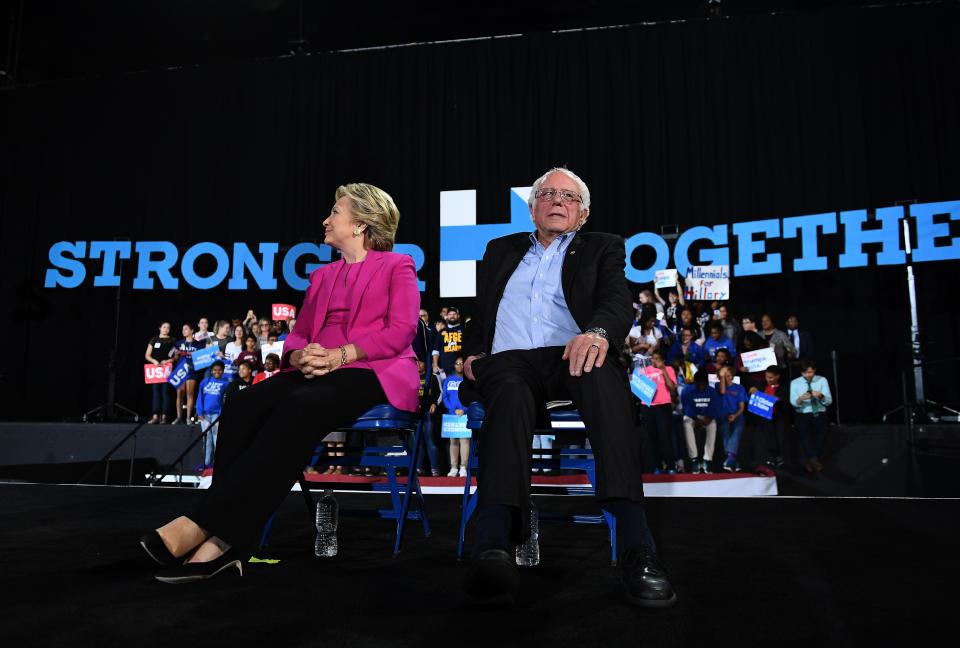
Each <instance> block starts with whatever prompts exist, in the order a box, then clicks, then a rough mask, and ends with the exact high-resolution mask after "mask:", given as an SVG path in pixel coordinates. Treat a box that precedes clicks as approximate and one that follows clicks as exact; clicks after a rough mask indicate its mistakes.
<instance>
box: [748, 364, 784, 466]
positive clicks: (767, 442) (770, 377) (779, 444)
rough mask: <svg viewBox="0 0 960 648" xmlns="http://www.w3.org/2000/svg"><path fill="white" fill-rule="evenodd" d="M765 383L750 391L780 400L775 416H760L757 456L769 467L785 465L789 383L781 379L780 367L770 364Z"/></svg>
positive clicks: (775, 408) (774, 409) (775, 407)
mask: <svg viewBox="0 0 960 648" xmlns="http://www.w3.org/2000/svg"><path fill="white" fill-rule="evenodd" d="M763 377H764V381H765V383H766V384H765V385H764V386H763V387H762V389H761V388H757V387H752V388H751V389H750V393H751V394H752V393H754V392H757V391H762V392H763V393H765V394H767V395H768V396H775V397H776V398H777V399H778V400H777V402H776V404H775V405H774V407H773V418H772V419H769V420H768V419H765V418H762V417H761V418H760V434H758V435H757V457H758V458H760V457H763V458H764V459H763V463H765V464H766V466H767V467H768V468H780V467H781V466H783V455H784V453H785V452H786V439H787V430H788V429H789V428H790V407H789V403H788V400H789V398H790V388H789V385H787V384H786V383H784V382H782V381H781V380H780V368H779V367H778V366H776V365H770V366H769V367H767V370H766V371H764V372H763Z"/></svg>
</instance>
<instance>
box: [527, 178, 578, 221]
mask: <svg viewBox="0 0 960 648" xmlns="http://www.w3.org/2000/svg"><path fill="white" fill-rule="evenodd" d="M553 173H562V174H563V175H565V176H567V177H568V178H570V179H571V180H573V181H574V182H575V183H576V184H577V188H578V189H579V190H580V199H581V202H580V211H581V212H583V211H585V210H587V209H590V189H589V188H588V187H587V183H586V182H584V181H583V180H581V179H580V176H578V175H577V174H576V173H574V172H573V171H571V170H570V169H568V168H566V167H553V168H552V169H550V170H549V171H547V172H546V173H544V174H543V175H542V176H540V177H539V178H537V179H536V180H534V181H533V186H532V187H531V188H530V197H529V198H527V205H529V206H530V209H533V203H534V201H535V200H536V198H537V192H538V191H540V187H542V186H543V183H544V182H546V181H547V178H548V177H550V175H551V174H553Z"/></svg>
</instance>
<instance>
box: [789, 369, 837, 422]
mask: <svg viewBox="0 0 960 648" xmlns="http://www.w3.org/2000/svg"><path fill="white" fill-rule="evenodd" d="M808 388H809V389H811V390H813V391H818V392H820V393H821V394H823V399H818V398H809V399H807V400H805V401H803V402H802V403H800V404H799V405H797V399H798V398H800V397H801V396H803V395H804V394H805V393H807V389H808ZM832 402H833V395H832V394H831V393H830V385H829V384H828V383H827V379H826V378H824V377H823V376H818V375H816V374H814V376H813V380H811V381H810V382H809V383H807V379H806V378H804V377H803V376H800V377H799V378H794V379H793V380H791V381H790V404H791V405H793V408H794V409H795V410H796V411H797V412H798V413H800V414H819V413H820V412H823V411H826V409H827V405H829V404H830V403H832Z"/></svg>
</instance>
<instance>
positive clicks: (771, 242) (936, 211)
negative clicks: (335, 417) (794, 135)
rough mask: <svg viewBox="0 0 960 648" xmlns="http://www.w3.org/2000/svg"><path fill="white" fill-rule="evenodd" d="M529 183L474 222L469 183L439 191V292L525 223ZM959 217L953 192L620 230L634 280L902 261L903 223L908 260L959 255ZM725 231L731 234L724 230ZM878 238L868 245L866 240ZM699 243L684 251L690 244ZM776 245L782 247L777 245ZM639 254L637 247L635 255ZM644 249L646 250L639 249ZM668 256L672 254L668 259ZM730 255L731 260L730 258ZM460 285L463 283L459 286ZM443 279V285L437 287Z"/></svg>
mask: <svg viewBox="0 0 960 648" xmlns="http://www.w3.org/2000/svg"><path fill="white" fill-rule="evenodd" d="M529 190H530V188H529V187H514V188H512V189H511V190H510V194H509V207H508V208H509V213H510V218H509V220H508V221H507V222H501V223H497V224H481V225H478V224H476V213H475V212H476V196H475V193H476V192H474V191H472V190H458V191H442V192H440V206H441V211H440V296H441V297H444V296H452V297H453V296H462V297H472V296H474V295H475V294H476V292H475V286H474V282H475V274H476V270H475V264H476V261H477V260H479V259H481V258H482V256H483V252H484V248H485V246H486V243H487V242H489V241H490V240H491V239H492V238H496V237H498V236H504V235H507V234H512V233H516V232H529V231H532V229H533V226H532V224H531V223H530V212H529V208H528V206H527V203H526V201H525V200H524V195H525V193H524V192H526V194H528V193H529ZM958 220H960V200H952V201H945V202H937V203H924V204H918V205H911V206H910V211H909V213H908V212H906V211H905V209H904V207H903V206H895V207H883V208H879V209H873V210H867V209H856V210H850V211H844V212H839V213H838V212H826V213H822V214H811V215H806V216H790V217H786V218H770V219H762V220H756V221H743V222H738V223H733V224H732V225H731V226H727V225H725V224H724V225H714V226H711V227H705V226H702V225H701V226H696V227H692V228H690V229H688V230H686V231H684V232H682V233H681V234H680V236H679V237H678V238H677V240H676V243H675V244H674V245H673V250H672V251H671V249H670V245H669V244H668V243H667V241H666V240H665V239H664V238H663V237H662V236H661V235H659V234H655V233H653V232H639V233H637V234H633V235H632V236H627V237H626V250H625V252H626V277H627V280H629V281H632V282H634V283H648V282H651V281H653V280H654V279H655V276H656V272H657V270H666V269H667V268H687V267H689V266H695V265H701V266H703V265H708V266H718V265H720V266H731V267H732V274H733V275H734V276H738V277H744V276H751V275H769V274H780V273H782V272H788V271H791V270H792V271H793V272H804V271H811V270H827V269H828V268H831V267H832V268H857V267H863V266H870V265H878V266H881V265H901V264H905V263H907V254H906V251H905V250H904V247H903V223H904V221H906V222H908V224H909V227H910V229H911V230H912V231H914V232H915V233H916V239H917V245H916V247H914V248H913V252H912V260H913V261H914V262H922V261H945V260H955V259H960V237H958V236H951V229H950V226H951V224H950V222H949V221H958ZM731 234H732V236H731ZM838 235H839V236H841V237H842V238H841V243H842V245H841V247H840V249H841V252H840V254H838V255H837V256H836V257H835V258H833V259H829V258H828V257H827V256H825V255H824V254H822V253H821V248H820V245H821V242H822V241H823V239H824V237H828V236H829V237H833V236H838ZM787 239H799V241H800V254H799V256H797V257H796V258H793V259H788V258H784V254H783V252H782V251H777V250H774V249H768V247H770V248H774V247H776V246H777V243H778V241H779V240H787ZM872 246H879V250H878V251H876V252H873V251H870V247H872ZM643 247H646V248H650V250H651V251H652V252H653V254H652V257H653V262H652V263H651V264H650V266H649V267H645V268H638V267H636V266H634V265H633V262H632V260H631V259H632V258H634V257H635V255H634V252H635V251H636V250H637V249H639V248H643ZM697 248H699V251H698V252H697V253H696V256H697V257H699V258H691V256H692V253H691V251H692V250H695V249H697ZM783 249H784V250H786V249H790V248H789V246H784V247H783ZM636 256H637V257H640V256H642V255H636ZM646 256H650V255H646ZM671 256H672V257H673V259H672V263H671ZM734 257H735V259H736V263H731V259H733V258H734ZM467 285H469V286H468V288H464V286H467ZM445 286H449V290H456V291H458V292H456V293H453V292H451V293H450V294H449V295H447V294H445Z"/></svg>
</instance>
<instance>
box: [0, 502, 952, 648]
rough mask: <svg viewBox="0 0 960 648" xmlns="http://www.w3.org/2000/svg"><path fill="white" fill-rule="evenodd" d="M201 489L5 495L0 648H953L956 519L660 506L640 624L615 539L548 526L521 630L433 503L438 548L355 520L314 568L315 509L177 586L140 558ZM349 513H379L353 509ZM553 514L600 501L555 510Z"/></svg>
mask: <svg viewBox="0 0 960 648" xmlns="http://www.w3.org/2000/svg"><path fill="white" fill-rule="evenodd" d="M201 496H202V492H200V491H198V490H195V489H175V488H146V487H133V488H129V487H106V486H51V485H27V484H0V529H2V530H3V531H2V534H0V640H2V643H3V645H6V646H38V645H42V646H67V645H69V646H94V645H95V646H98V647H99V646H159V645H164V646H170V645H176V644H178V643H182V642H185V641H189V642H191V645H195V646H203V647H207V646H219V645H226V644H231V645H235V646H244V645H262V646H277V647H280V646H283V647H286V646H301V645H318V646H319V645H325V646H338V645H339V646H350V647H351V648H352V647H355V646H379V647H381V648H382V647H384V646H459V645H487V646H504V645H522V646H539V645H550V646H574V645H575V646H628V645H629V646H637V645H650V646H680V645H697V646H705V645H728V644H733V643H738V644H743V645H750V644H757V643H761V644H767V643H769V644H773V645H778V646H782V645H805V646H810V645H817V646H847V645H870V644H872V643H875V644H877V645H893V644H896V643H897V642H901V641H902V642H909V645H917V644H919V643H920V642H922V641H924V640H930V639H933V638H934V637H939V638H940V639H941V640H943V639H945V638H948V637H949V639H948V641H946V642H945V643H942V641H941V642H940V643H938V645H955V644H956V642H957V640H958V639H960V630H958V628H957V625H956V623H955V622H954V621H953V617H952V615H953V613H954V609H955V601H956V583H957V582H958V577H960V560H958V559H957V558H956V543H957V541H958V539H960V533H958V532H960V502H958V501H957V500H902V499H900V500H893V499H891V500H883V499H838V498H829V499H812V498H784V497H779V498H747V499H743V498H738V499H724V498H677V497H674V498H655V499H654V498H651V499H650V500H649V501H648V510H649V515H650V519H651V522H652V524H653V526H654V529H655V534H656V536H657V541H658V542H659V544H660V549H661V555H662V557H663V558H664V560H665V562H666V564H667V565H668V567H669V569H670V570H671V573H672V576H673V580H674V583H675V585H676V587H677V590H678V592H679V595H680V603H679V604H678V605H677V606H676V607H675V608H673V609H670V610H666V611H659V612H650V611H641V610H637V609H635V608H633V607H630V606H628V605H627V604H625V603H624V602H623V601H622V599H621V598H620V595H619V590H618V589H617V577H618V575H619V571H618V570H617V569H616V568H612V567H610V565H609V554H608V551H609V549H608V544H607V537H606V533H605V528H603V527H599V526H574V525H571V524H566V523H560V522H547V521H544V522H543V523H542V524H541V553H542V564H541V566H540V567H538V568H535V569H531V570H525V571H524V573H523V591H522V594H521V597H520V600H519V602H518V605H517V607H516V609H514V610H509V611H507V610H483V609H477V608H476V607H474V606H473V605H472V604H471V601H470V600H469V599H468V598H467V597H466V596H465V595H463V594H462V593H461V589H460V581H461V578H462V575H463V571H464V570H463V565H461V564H458V563H457V562H456V560H455V557H454V551H455V539H456V525H457V520H458V515H459V502H458V498H456V497H455V496H445V495H433V496H430V497H429V498H428V506H429V513H430V515H431V522H432V525H433V527H434V529H433V530H434V533H433V536H432V537H430V538H424V537H423V534H422V530H421V528H420V527H419V525H418V523H411V525H410V526H409V527H408V535H407V539H406V543H405V547H404V550H403V552H402V553H401V555H400V557H399V558H397V559H395V560H394V559H391V558H390V546H391V536H392V525H391V523H390V522H389V521H387V520H380V519H376V518H365V517H344V518H343V520H342V525H341V527H342V530H341V535H340V546H341V553H340V556H338V557H337V558H335V559H332V560H323V561H321V560H318V559H315V558H314V557H313V555H312V544H313V542H312V541H313V538H312V534H311V529H310V528H309V527H308V525H307V524H306V519H305V518H306V513H305V510H304V506H303V502H302V499H301V495H300V494H299V493H292V494H290V495H289V496H288V498H287V500H286V501H285V502H284V505H283V507H282V508H281V511H280V515H279V516H278V521H277V524H276V527H275V532H274V535H273V541H272V546H271V547H270V548H269V549H268V550H267V551H266V552H264V554H263V555H262V556H261V557H262V558H278V559H280V562H279V563H277V564H262V563H261V564H249V565H246V566H245V570H244V573H245V575H244V576H243V578H238V577H236V576H234V575H230V576H223V577H220V578H216V579H213V580H211V581H209V582H203V583H198V584H193V585H183V586H170V585H164V584H161V583H158V582H156V581H154V580H153V579H152V578H151V576H152V574H153V572H154V566H153V564H152V562H151V561H149V559H147V558H146V557H145V556H144V555H143V553H142V551H141V550H140V548H139V546H138V544H137V538H138V537H139V535H140V534H141V533H142V532H143V531H144V530H146V529H149V528H152V527H154V526H156V525H158V524H160V523H163V522H165V521H166V520H168V519H170V518H171V517H173V516H176V515H179V514H181V513H184V512H186V511H189V510H190V508H191V507H192V505H193V503H194V502H196V501H197V498H198V497H201ZM339 499H340V502H341V506H342V507H344V508H367V509H373V508H377V507H378V506H382V505H383V504H384V502H385V501H386V498H385V496H384V495H378V494H370V493H346V494H342V495H340V496H339ZM538 504H539V505H540V506H541V509H542V510H544V511H570V512H573V511H576V512H592V510H593V504H592V502H591V500H590V498H584V497H578V498H574V497H559V496H541V497H539V498H538Z"/></svg>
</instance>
